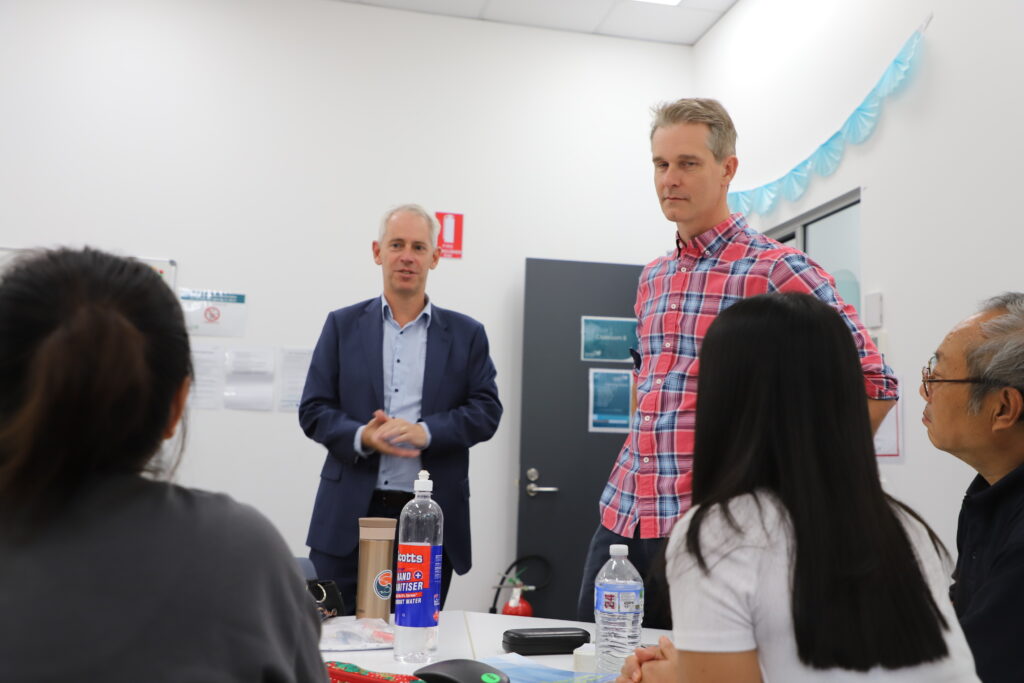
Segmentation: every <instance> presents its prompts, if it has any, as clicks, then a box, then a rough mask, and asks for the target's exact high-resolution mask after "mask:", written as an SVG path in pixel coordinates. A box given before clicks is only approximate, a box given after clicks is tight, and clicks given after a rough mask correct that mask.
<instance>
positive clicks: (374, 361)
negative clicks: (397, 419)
mask: <svg viewBox="0 0 1024 683" xmlns="http://www.w3.org/2000/svg"><path fill="white" fill-rule="evenodd" d="M380 306H381V304H380V298H377V299H371V300H370V302H369V304H367V306H366V308H365V309H364V311H363V315H361V316H360V317H359V322H358V325H359V328H358V329H357V330H356V334H357V335H358V337H359V338H360V339H361V340H362V341H363V358H364V359H365V362H366V363H369V367H370V370H369V372H370V379H371V382H370V384H371V386H372V387H373V394H374V398H375V399H376V403H375V404H374V405H377V406H380V408H381V409H382V410H383V408H384V321H383V318H382V317H381V309H380ZM343 362H360V361H358V360H356V359H354V358H353V359H351V360H348V361H343Z"/></svg>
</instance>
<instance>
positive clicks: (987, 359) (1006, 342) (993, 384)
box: [967, 292, 1024, 418]
mask: <svg viewBox="0 0 1024 683" xmlns="http://www.w3.org/2000/svg"><path fill="white" fill-rule="evenodd" d="M1000 311H1001V312H1003V315H1000V316H998V317H996V318H992V319H991V320H989V321H987V322H985V323H982V325H981V337H982V341H981V343H980V344H978V345H977V346H975V347H974V348H973V349H970V350H969V351H968V352H967V373H968V375H969V376H971V377H977V378H979V379H982V380H984V381H985V383H984V384H973V385H971V395H970V399H969V400H968V407H969V408H970V410H971V412H972V413H977V412H978V411H979V410H981V402H982V400H983V399H984V398H985V395H986V394H987V393H988V392H990V391H992V390H993V389H995V388H999V387H1015V388H1016V389H1018V390H1019V391H1021V392H1022V393H1024V293H1021V292H1006V293H1005V294H1000V295H999V296H994V297H992V298H991V299H988V300H987V301H985V302H983V303H982V304H981V311H980V312H981V313H991V312H1000ZM1022 418H1024V416H1022Z"/></svg>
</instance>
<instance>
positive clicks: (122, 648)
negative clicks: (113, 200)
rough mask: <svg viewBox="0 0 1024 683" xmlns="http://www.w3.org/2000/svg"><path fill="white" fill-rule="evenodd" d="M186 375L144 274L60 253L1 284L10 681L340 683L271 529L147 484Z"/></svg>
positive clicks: (211, 498) (2, 494) (201, 497)
mask: <svg viewBox="0 0 1024 683" xmlns="http://www.w3.org/2000/svg"><path fill="white" fill-rule="evenodd" d="M191 374H192V367H191V360H190V352H189V340H188V335H187V333H186V331H185V325H184V321H183V319H182V313H181V308H180V306H179V305H178V302H177V300H176V298H175V296H174V294H173V293H172V292H171V290H170V289H169V288H168V287H167V286H166V285H165V284H164V282H163V281H162V279H161V277H160V276H159V275H158V274H157V273H155V272H154V271H153V270H152V269H151V268H149V267H148V266H146V265H144V264H142V263H139V262H137V261H134V260H129V259H123V258H118V257H115V256H111V255H109V254H105V253H103V252H100V251H95V250H92V249H85V250H69V249H60V250H56V251H47V252H40V253H37V254H34V255H30V256H29V257H27V258H23V259H21V260H20V261H18V262H17V263H16V264H15V265H13V266H12V267H11V268H10V269H9V270H8V271H7V273H6V275H5V276H4V277H3V279H2V281H0V635H2V637H0V680H3V681H19V682H24V683H28V682H31V681H54V680H65V679H66V680H82V681H104V682H116V681H203V682H207V681H210V682H215V681H246V682H249V681H326V680H327V675H326V670H325V669H324V665H323V662H322V660H321V658H320V653H319V649H318V639H319V630H320V622H319V619H318V617H317V615H316V611H315V609H314V606H313V604H312V601H311V599H310V597H309V595H308V594H307V593H306V590H305V586H304V584H303V581H302V579H301V577H300V576H299V574H298V570H297V567H296V565H295V562H294V560H293V558H292V557H291V554H290V553H289V551H288V548H287V546H286V545H285V543H284V541H283V539H282V538H281V536H280V535H279V534H278V533H277V531H276V530H275V529H274V527H273V526H272V525H271V524H270V522H268V521H267V520H266V519H265V518H264V517H263V516H262V515H260V514H259V513H258V512H256V510H254V509H253V508H251V507H248V506H245V505H240V504H238V503H236V502H234V501H233V500H231V499H230V498H228V497H227V496H224V495H219V494H211V493H205V492H202V491H195V490H191V489H186V488H182V487H179V486H175V485H172V484H170V483H167V482H162V481H157V480H155V479H154V478H152V477H147V476H143V473H144V472H150V473H151V472H152V471H153V470H154V469H155V468H154V466H153V462H154V456H155V455H156V453H157V452H158V451H159V450H160V446H161V444H162V443H163V441H164V440H165V439H168V438H170V437H171V436H172V435H173V434H174V432H175V430H176V428H177V427H178V425H179V421H180V419H181V415H182V412H183V410H184V406H185V401H186V398H187V396H188V391H189V386H190V381H191Z"/></svg>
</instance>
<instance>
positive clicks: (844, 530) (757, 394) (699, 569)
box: [623, 294, 977, 683]
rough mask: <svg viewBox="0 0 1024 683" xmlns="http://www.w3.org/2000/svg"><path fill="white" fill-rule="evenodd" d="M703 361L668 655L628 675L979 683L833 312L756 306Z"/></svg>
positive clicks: (768, 302) (675, 543)
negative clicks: (895, 491)
mask: <svg viewBox="0 0 1024 683" xmlns="http://www.w3.org/2000/svg"><path fill="white" fill-rule="evenodd" d="M699 362H700V379H699V389H698V392H697V397H698V398H697V416H696V419H697V425H696V441H695V448H694V462H693V502H694V506H693V508H692V509H691V510H690V511H689V512H688V513H687V514H686V515H685V516H683V517H682V518H681V519H680V521H679V522H678V523H677V524H676V526H675V528H674V529H673V532H672V536H671V538H670V540H669V542H668V545H667V550H666V555H667V570H666V573H667V576H668V581H669V585H670V588H671V606H672V619H673V641H674V645H673V643H672V642H671V641H669V640H668V639H667V638H666V639H662V642H661V643H660V644H659V646H658V647H657V648H652V649H647V650H641V651H638V653H637V656H636V657H635V658H631V659H630V660H628V661H627V664H626V667H625V668H624V669H623V675H624V677H625V678H627V679H630V680H632V681H638V680H640V679H641V678H642V679H643V680H644V681H645V683H656V682H658V681H662V680H666V681H667V680H672V681H675V682H678V681H680V680H682V681H686V682H688V683H689V682H691V681H700V682H702V683H703V682H705V681H730V682H731V683H746V682H753V681H761V680H765V681H773V682H774V681H780V682H783V683H797V682H800V681H814V682H816V683H817V682H826V681H855V680H877V681H927V682H928V683H936V682H939V681H958V682H959V681H976V680H977V678H976V676H975V673H974V662H973V659H972V658H971V653H970V650H969V649H968V647H967V644H966V641H965V640H964V636H963V633H962V631H961V630H960V626H959V625H958V623H957V619H956V615H955V614H954V613H953V611H952V607H951V605H950V603H949V598H948V576H949V572H948V568H947V567H946V566H945V563H946V562H948V557H947V556H946V552H945V549H944V548H942V545H941V543H940V542H939V540H938V539H937V538H936V536H935V534H934V533H933V532H932V531H931V529H930V528H929V527H928V525H927V524H925V522H924V521H923V520H922V519H921V518H920V517H919V516H918V515H917V514H916V513H915V512H914V511H913V510H911V509H910V508H909V507H907V506H906V505H904V504H902V503H900V502H899V501H897V500H895V499H894V498H892V497H891V496H889V495H887V494H886V493H885V492H884V491H883V490H882V486H881V483H880V481H879V473H878V466H877V464H876V460H875V453H874V446H873V443H872V436H871V428H870V424H869V421H868V411H867V404H866V401H865V394H864V386H863V376H862V374H861V370H860V366H859V364H858V362H857V352H856V349H855V347H854V343H853V339H852V338H851V335H850V332H849V330H848V329H847V327H846V326H845V325H844V324H843V322H842V320H841V319H840V317H839V316H838V315H837V314H836V312H835V311H834V310H832V309H831V308H829V307H828V306H827V305H825V304H823V303H822V302H820V301H818V300H817V299H815V298H814V297H811V296H807V295H803V294H769V295H764V296H758V297H753V298H750V299H745V300H743V301H740V302H738V303H736V304H735V305H733V306H732V307H730V308H728V309H726V310H725V311H723V312H722V313H721V314H720V315H719V316H718V318H717V319H716V320H715V322H714V323H713V324H712V325H711V327H710V329H709V330H708V333H707V336H706V337H705V339H704V344H703V347H702V349H701V352H700V360H699ZM652 660H653V661H652ZM640 665H642V668H641V666H640Z"/></svg>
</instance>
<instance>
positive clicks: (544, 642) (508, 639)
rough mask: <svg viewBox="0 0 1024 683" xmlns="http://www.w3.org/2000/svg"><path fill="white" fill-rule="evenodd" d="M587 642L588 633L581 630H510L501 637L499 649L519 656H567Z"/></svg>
mask: <svg viewBox="0 0 1024 683" xmlns="http://www.w3.org/2000/svg"><path fill="white" fill-rule="evenodd" d="M589 642H590V633H589V632H588V631H587V630H586V629H582V628H571V627H559V628H510V629H509V630H507V631H505V633H504V634H503V635H502V638H501V647H502V648H504V650H505V652H515V653H517V654H521V655H568V654H572V652H573V650H575V649H576V648H578V647H579V646H580V645H582V644H583V643H589Z"/></svg>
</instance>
